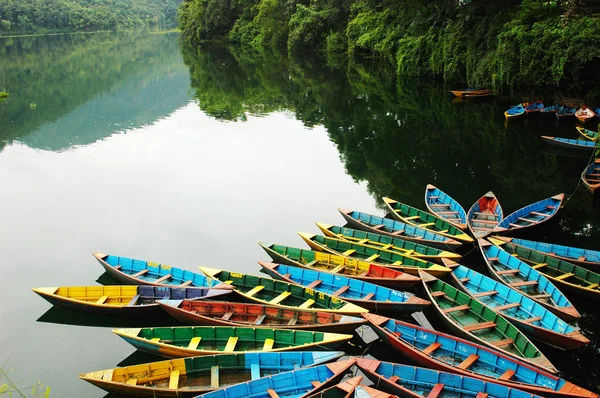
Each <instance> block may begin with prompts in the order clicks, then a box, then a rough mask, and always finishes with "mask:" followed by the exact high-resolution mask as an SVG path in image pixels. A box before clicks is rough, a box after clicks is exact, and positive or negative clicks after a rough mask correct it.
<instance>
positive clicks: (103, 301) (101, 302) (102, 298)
mask: <svg viewBox="0 0 600 398" xmlns="http://www.w3.org/2000/svg"><path fill="white" fill-rule="evenodd" d="M106 300H108V296H102V297H100V298H99V299H98V300H97V301H96V304H104V303H105V302H106Z"/></svg>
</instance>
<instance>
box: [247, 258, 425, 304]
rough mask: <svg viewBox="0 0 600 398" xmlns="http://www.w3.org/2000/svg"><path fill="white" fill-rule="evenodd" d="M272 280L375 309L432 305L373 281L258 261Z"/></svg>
mask: <svg viewBox="0 0 600 398" xmlns="http://www.w3.org/2000/svg"><path fill="white" fill-rule="evenodd" d="M258 263H259V264H260V265H261V267H263V271H264V272H266V273H267V274H269V275H270V276H272V277H273V278H275V279H280V280H283V281H285V282H289V283H295V284H297V285H301V286H304V287H305V288H308V289H314V290H316V291H317V292H320V293H324V294H329V295H331V296H333V297H337V298H341V299H343V300H345V301H348V302H351V303H355V304H358V305H360V306H361V307H363V308H367V309H368V310H374V311H394V312H408V313H412V312H417V311H421V310H423V309H424V308H425V307H427V306H429V305H431V303H430V302H429V301H427V300H423V299H421V298H419V297H416V296H414V295H413V294H411V293H405V292H401V291H398V290H393V289H389V288H387V287H383V286H379V285H376V284H374V283H369V282H364V281H361V280H358V279H352V278H347V277H345V276H341V275H334V274H330V273H327V272H321V271H316V270H312V269H306V268H299V267H292V266H290V265H283V264H273V263H266V262H263V261H259V262H258Z"/></svg>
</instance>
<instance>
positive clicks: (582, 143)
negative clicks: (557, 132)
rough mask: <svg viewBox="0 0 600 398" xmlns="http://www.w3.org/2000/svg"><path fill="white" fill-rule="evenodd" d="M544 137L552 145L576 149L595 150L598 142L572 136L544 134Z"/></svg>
mask: <svg viewBox="0 0 600 398" xmlns="http://www.w3.org/2000/svg"><path fill="white" fill-rule="evenodd" d="M542 139H543V140H544V141H546V142H547V143H548V144H550V145H554V146H559V147H561V148H565V149H574V150H578V151H589V152H591V151H593V150H594V148H596V143H595V142H594V141H589V140H574V139H572V138H562V137H549V136H546V135H543V136H542Z"/></svg>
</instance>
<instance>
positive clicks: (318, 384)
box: [198, 358, 356, 398]
mask: <svg viewBox="0 0 600 398" xmlns="http://www.w3.org/2000/svg"><path fill="white" fill-rule="evenodd" d="M355 362H356V359H354V358H352V359H347V360H344V361H338V362H334V363H330V364H327V365H320V366H314V367H311V368H303V369H298V370H293V371H290V372H283V373H279V374H275V375H272V376H267V377H263V378H260V379H255V380H251V381H247V382H244V383H239V384H235V385H233V386H229V387H225V388H222V389H220V390H216V391H213V392H209V393H207V394H203V395H198V397H202V398H278V397H281V398H283V397H286V398H304V397H308V396H310V395H313V394H316V393H318V392H320V391H322V390H324V389H326V388H327V387H329V386H330V385H332V384H335V383H338V382H340V381H341V379H342V378H343V377H344V375H345V374H346V373H348V372H349V370H350V368H351V367H352V366H354V364H355Z"/></svg>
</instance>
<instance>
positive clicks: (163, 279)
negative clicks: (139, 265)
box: [154, 274, 173, 283]
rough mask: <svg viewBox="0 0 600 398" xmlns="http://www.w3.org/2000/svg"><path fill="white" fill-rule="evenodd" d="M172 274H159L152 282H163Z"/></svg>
mask: <svg viewBox="0 0 600 398" xmlns="http://www.w3.org/2000/svg"><path fill="white" fill-rule="evenodd" d="M172 276H173V275H171V274H167V275H165V276H161V277H160V278H158V279H157V280H155V281H154V283H163V282H164V281H166V280H167V279H171V277H172Z"/></svg>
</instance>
